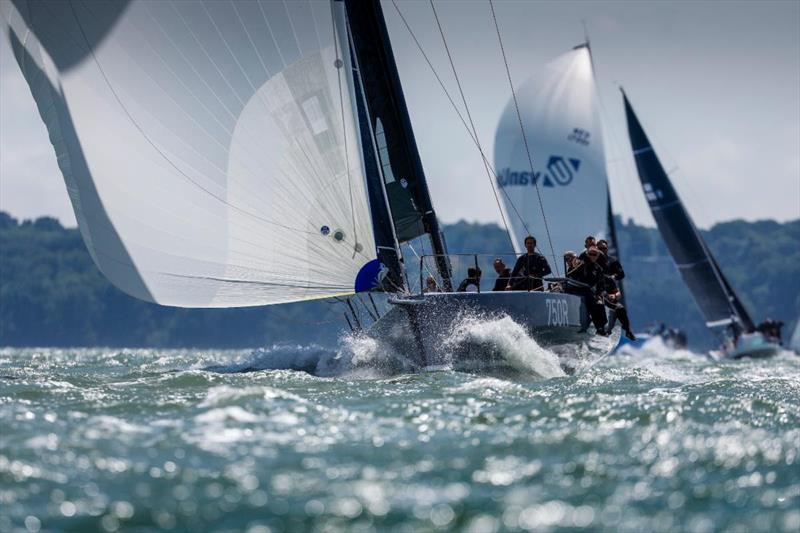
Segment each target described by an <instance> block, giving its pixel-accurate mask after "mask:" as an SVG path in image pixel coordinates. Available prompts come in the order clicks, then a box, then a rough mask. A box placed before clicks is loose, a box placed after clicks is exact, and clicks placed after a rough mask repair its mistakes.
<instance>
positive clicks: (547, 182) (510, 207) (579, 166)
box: [494, 46, 608, 261]
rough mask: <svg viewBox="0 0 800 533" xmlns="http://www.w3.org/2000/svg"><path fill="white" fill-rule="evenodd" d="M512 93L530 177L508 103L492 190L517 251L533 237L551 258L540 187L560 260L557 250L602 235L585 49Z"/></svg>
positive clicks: (600, 181)
mask: <svg viewBox="0 0 800 533" xmlns="http://www.w3.org/2000/svg"><path fill="white" fill-rule="evenodd" d="M517 96H518V98H517V99H518V102H519V106H520V114H521V115H522V121H523V125H524V127H525V133H526V136H527V138H528V145H529V147H530V150H531V158H532V160H533V166H534V168H533V171H532V172H531V167H530V163H529V161H528V154H527V152H526V149H525V144H524V142H523V139H522V134H521V132H520V125H519V120H518V118H517V114H516V110H515V109H514V103H513V101H512V102H509V104H508V105H507V106H506V108H505V111H504V112H503V115H502V118H501V119H500V124H499V125H498V128H497V133H496V135H495V146H494V161H495V172H496V173H497V186H498V188H499V189H501V191H500V196H501V198H502V200H503V204H504V207H505V211H506V213H507V214H508V217H507V219H508V222H509V224H510V226H511V230H512V233H513V235H512V241H514V246H515V248H516V251H517V252H522V251H524V247H523V239H524V237H525V235H526V234H527V233H528V232H531V233H533V234H534V235H535V236H536V237H537V239H538V243H539V248H540V249H541V250H542V251H543V252H545V253H546V254H547V255H548V256H549V253H550V250H549V249H548V248H549V245H548V243H547V239H546V236H545V234H544V223H543V222H544V221H543V219H542V214H541V210H540V207H539V200H538V198H537V192H536V187H535V186H536V185H538V186H539V192H540V193H541V196H542V202H543V204H544V209H545V214H546V216H547V220H548V222H549V227H550V233H551V236H552V241H553V248H554V253H555V254H556V256H557V257H558V258H559V259H558V261H560V256H561V253H562V252H564V251H565V250H567V249H573V250H574V249H576V248H578V247H579V246H581V245H582V243H583V238H584V237H585V236H586V235H595V236H598V237H599V236H605V235H606V233H605V232H606V227H605V226H606V224H605V219H606V198H607V195H608V186H607V179H606V164H605V154H604V151H603V135H602V131H601V123H600V114H599V110H598V106H599V103H598V97H597V88H596V85H595V80H594V74H593V71H592V61H591V56H590V53H589V49H588V47H586V46H580V47H577V48H575V49H574V50H571V51H570V52H567V53H566V54H564V55H562V56H560V57H559V58H557V59H556V60H554V61H553V62H551V63H549V64H548V65H547V66H546V68H545V69H544V71H543V72H541V73H540V74H538V75H535V76H533V77H531V78H530V79H528V80H527V81H526V82H525V83H523V84H522V86H521V87H520V88H519V89H518V92H517Z"/></svg>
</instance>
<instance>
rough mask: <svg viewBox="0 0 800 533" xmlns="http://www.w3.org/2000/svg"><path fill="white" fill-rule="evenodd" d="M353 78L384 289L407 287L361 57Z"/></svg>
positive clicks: (354, 61)
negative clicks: (383, 267) (384, 271)
mask: <svg viewBox="0 0 800 533" xmlns="http://www.w3.org/2000/svg"><path fill="white" fill-rule="evenodd" d="M350 52H351V57H352V58H353V60H352V64H353V70H354V72H353V79H354V80H355V83H354V84H353V85H354V88H355V96H356V98H355V100H356V107H357V108H358V126H359V131H360V133H361V145H362V146H363V147H364V174H365V179H366V182H367V196H368V198H369V208H370V215H371V217H372V228H373V234H374V236H375V245H376V247H377V249H378V250H377V251H378V259H379V260H380V262H381V263H382V264H384V265H386V267H387V268H388V269H389V273H388V276H387V279H386V280H385V282H384V287H383V289H384V290H389V291H400V290H402V289H403V286H404V284H403V276H402V267H401V263H402V257H401V256H400V253H399V250H398V249H397V241H396V240H395V235H394V228H393V222H392V214H391V212H390V210H389V204H388V203H387V198H386V190H385V189H384V186H383V184H382V183H381V180H382V179H383V178H382V174H381V172H380V169H379V162H378V155H377V148H376V147H375V146H374V133H373V131H372V127H371V125H370V119H369V116H368V112H367V106H366V102H365V98H364V88H363V86H362V83H361V77H360V76H359V73H358V60H357V58H355V57H353V56H354V54H353V51H352V47H351V51H350ZM373 148H374V149H373Z"/></svg>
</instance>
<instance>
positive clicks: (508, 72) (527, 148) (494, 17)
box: [489, 0, 561, 275]
mask: <svg viewBox="0 0 800 533" xmlns="http://www.w3.org/2000/svg"><path fill="white" fill-rule="evenodd" d="M489 8H490V9H491V11H492V20H493V21H494V29H495V31H496V32H497V41H498V42H499V43H500V52H501V54H502V55H503V64H504V65H505V67H506V77H507V78H508V86H509V87H510V88H511V97H512V98H513V100H514V109H515V110H516V112H517V120H518V121H519V129H520V131H521V132H522V142H523V143H524V144H525V152H526V153H527V154H528V164H530V167H531V172H534V170H533V158H532V157H531V150H530V146H528V136H527V135H525V126H524V125H523V123H522V114H521V113H520V111H519V102H517V92H516V91H515V90H514V82H513V81H512V80H511V69H510V68H509V67H508V58H507V57H506V49H505V47H504V46H503V37H502V36H501V35H500V26H499V24H498V23H497V15H496V14H495V12H494V3H493V1H492V0H489ZM533 185H534V186H535V187H536V196H537V197H538V199H539V209H540V210H541V211H542V221H543V222H544V229H545V233H547V242H548V244H549V245H550V254H551V255H552V257H553V265H554V266H555V268H556V274H558V275H561V274H560V272H559V269H558V261H557V260H556V251H555V248H554V247H553V238H552V237H551V236H550V225H549V224H548V223H547V215H546V214H545V212H544V202H542V192H541V190H540V189H539V183H538V182H536V181H534V182H533Z"/></svg>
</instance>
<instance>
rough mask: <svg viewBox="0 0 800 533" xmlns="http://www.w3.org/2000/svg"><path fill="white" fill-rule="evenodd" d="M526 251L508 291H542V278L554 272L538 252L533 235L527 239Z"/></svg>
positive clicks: (512, 275)
mask: <svg viewBox="0 0 800 533" xmlns="http://www.w3.org/2000/svg"><path fill="white" fill-rule="evenodd" d="M525 250H526V253H525V254H524V255H521V256H520V257H519V258H517V262H516V264H515V265H514V270H512V271H511V282H510V283H509V284H508V286H507V287H506V290H507V291H542V290H544V284H543V283H542V278H543V277H544V276H546V275H548V274H550V272H552V270H550V265H549V264H548V263H547V259H545V257H544V256H543V255H542V254H540V253H538V252H537V251H536V239H535V238H534V237H533V236H532V235H528V236H527V237H525Z"/></svg>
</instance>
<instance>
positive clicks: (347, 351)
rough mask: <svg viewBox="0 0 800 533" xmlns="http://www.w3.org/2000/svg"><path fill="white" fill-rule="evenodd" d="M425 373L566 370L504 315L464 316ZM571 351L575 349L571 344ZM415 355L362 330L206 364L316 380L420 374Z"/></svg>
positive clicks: (435, 349)
mask: <svg viewBox="0 0 800 533" xmlns="http://www.w3.org/2000/svg"><path fill="white" fill-rule="evenodd" d="M427 344H429V345H430V346H429V353H427V354H426V355H427V357H426V359H427V360H428V361H430V362H434V363H435V364H434V365H432V366H431V367H429V368H428V369H429V370H430V369H436V370H449V371H454V370H455V371H463V372H468V373H477V374H481V375H483V374H490V375H491V374H497V373H499V374H503V375H506V374H509V373H513V374H521V375H524V376H528V377H537V378H553V377H560V376H564V375H565V372H564V370H563V369H562V366H561V364H560V362H559V357H558V355H556V353H554V352H552V351H550V350H548V349H546V348H544V347H542V346H541V345H539V343H538V342H537V341H536V340H535V339H534V338H532V337H531V336H529V335H528V333H527V332H526V330H525V328H524V327H523V326H521V325H520V324H518V323H516V322H514V320H512V319H511V318H510V317H508V316H499V317H498V316H493V317H487V316H480V315H475V314H464V315H462V316H459V317H457V318H456V319H455V321H454V322H453V327H452V330H451V331H449V332H443V333H442V335H441V337H440V339H438V341H437V342H428V343H427ZM573 348H574V345H573ZM414 355H415V354H407V353H401V352H399V351H398V350H397V349H396V348H395V347H394V346H393V345H392V344H391V343H389V342H386V341H384V340H382V339H380V338H376V337H373V336H370V335H369V334H368V333H366V332H359V333H348V334H345V335H343V336H342V337H341V338H340V339H339V343H338V346H337V347H336V348H335V349H331V348H326V347H323V346H319V345H315V344H311V345H300V344H276V345H273V346H270V347H265V348H260V349H258V350H255V351H253V352H252V353H251V354H249V355H248V356H246V357H245V358H244V359H242V360H238V361H235V362H230V363H226V364H218V365H211V366H206V367H205V368H204V370H207V371H212V372H219V373H246V372H256V371H262V370H295V371H303V372H307V373H308V374H311V375H314V376H319V377H334V376H347V377H349V378H367V379H372V378H381V377H388V376H394V375H398V374H403V373H413V372H416V371H418V370H419V369H418V367H417V365H415V364H414V360H415V357H414Z"/></svg>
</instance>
